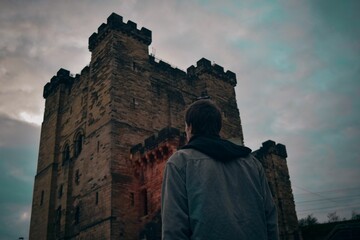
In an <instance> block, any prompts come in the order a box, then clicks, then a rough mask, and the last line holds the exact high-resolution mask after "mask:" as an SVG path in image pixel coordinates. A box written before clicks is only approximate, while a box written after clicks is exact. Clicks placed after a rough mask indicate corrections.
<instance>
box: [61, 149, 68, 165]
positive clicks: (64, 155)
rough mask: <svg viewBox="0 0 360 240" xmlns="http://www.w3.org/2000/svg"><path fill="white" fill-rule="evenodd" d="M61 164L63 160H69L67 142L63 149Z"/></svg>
mask: <svg viewBox="0 0 360 240" xmlns="http://www.w3.org/2000/svg"><path fill="white" fill-rule="evenodd" d="M62 160H63V165H64V163H65V162H67V161H69V160H70V147H69V145H68V144H66V145H65V148H64V151H63V159H62Z"/></svg>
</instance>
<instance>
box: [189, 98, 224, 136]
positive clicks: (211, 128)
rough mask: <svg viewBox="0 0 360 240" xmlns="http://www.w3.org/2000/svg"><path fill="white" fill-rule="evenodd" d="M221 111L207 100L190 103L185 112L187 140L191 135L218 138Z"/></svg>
mask: <svg viewBox="0 0 360 240" xmlns="http://www.w3.org/2000/svg"><path fill="white" fill-rule="evenodd" d="M221 122H222V117H221V111H220V109H219V107H218V106H216V104H215V103H214V102H213V101H211V100H209V99H202V100H198V101H196V102H194V103H192V104H191V105H190V106H189V107H188V108H187V109H186V112H185V125H186V128H185V131H186V135H187V138H188V140H189V139H190V138H191V136H192V135H208V136H209V135H210V136H218V135H219V133H220V130H221Z"/></svg>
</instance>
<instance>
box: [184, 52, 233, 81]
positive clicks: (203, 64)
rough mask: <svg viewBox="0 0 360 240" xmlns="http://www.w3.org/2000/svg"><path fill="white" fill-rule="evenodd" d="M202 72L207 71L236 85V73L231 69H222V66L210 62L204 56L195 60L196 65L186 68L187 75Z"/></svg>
mask: <svg viewBox="0 0 360 240" xmlns="http://www.w3.org/2000/svg"><path fill="white" fill-rule="evenodd" d="M202 73H209V74H212V75H215V76H217V77H219V78H221V79H224V80H225V81H227V82H229V83H230V84H231V85H232V86H236V74H235V73H234V72H232V71H229V70H227V71H226V72H225V71H224V68H223V67H222V66H220V65H218V64H215V63H214V64H211V62H210V61H209V60H208V59H206V58H201V59H200V60H199V61H197V62H196V67H195V66H194V65H192V66H190V67H189V68H188V69H187V74H188V75H189V76H198V75H199V74H202Z"/></svg>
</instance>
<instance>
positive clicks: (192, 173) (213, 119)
mask: <svg viewBox="0 0 360 240" xmlns="http://www.w3.org/2000/svg"><path fill="white" fill-rule="evenodd" d="M221 125H222V118H221V112H220V110H219V108H218V107H217V106H216V105H215V104H214V103H213V102H212V101H211V100H204V99H203V100H198V101H196V102H194V103H193V104H191V105H190V106H189V107H188V109H187V110H186V115H185V132H186V137H187V140H188V144H187V145H185V146H184V147H183V148H182V149H180V150H179V151H177V152H176V153H175V154H174V155H173V156H171V157H170V159H169V160H168V162H167V164H166V168H165V172H164V179H163V185H162V196H161V197H162V199H161V215H162V239H163V240H170V239H171V240H172V239H203V240H222V239H226V240H228V239H229V240H232V239H256V240H264V239H278V230H277V214H276V208H275V205H274V202H273V199H272V196H271V193H270V190H269V186H268V183H267V180H266V177H265V174H264V170H263V168H262V166H261V164H260V162H259V161H258V160H257V159H255V158H254V157H253V156H252V155H251V154H250V152H251V150H250V149H249V148H247V147H244V146H239V145H235V144H233V143H231V142H229V141H227V140H223V139H221V138H220V136H219V133H220V130H221Z"/></svg>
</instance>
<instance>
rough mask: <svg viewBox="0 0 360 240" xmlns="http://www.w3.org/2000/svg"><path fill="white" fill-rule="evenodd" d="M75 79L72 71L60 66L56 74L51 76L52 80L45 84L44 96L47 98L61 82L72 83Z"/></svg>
mask: <svg viewBox="0 0 360 240" xmlns="http://www.w3.org/2000/svg"><path fill="white" fill-rule="evenodd" d="M74 79H75V78H74V77H72V76H71V75H70V71H68V70H66V69H63V68H60V70H59V71H58V72H57V73H56V75H55V76H53V77H52V78H51V80H50V82H48V83H46V84H45V86H44V91H43V97H44V98H47V97H48V96H49V95H50V94H51V93H53V92H54V91H55V90H56V88H57V87H58V86H59V85H60V84H65V85H72V84H73V82H74Z"/></svg>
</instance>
